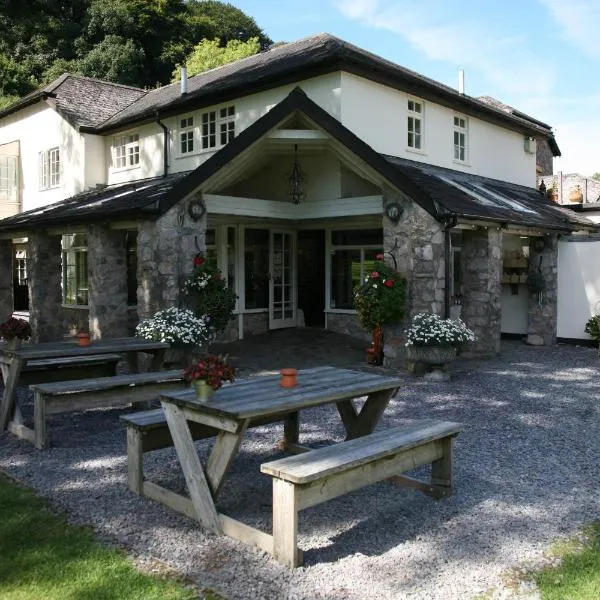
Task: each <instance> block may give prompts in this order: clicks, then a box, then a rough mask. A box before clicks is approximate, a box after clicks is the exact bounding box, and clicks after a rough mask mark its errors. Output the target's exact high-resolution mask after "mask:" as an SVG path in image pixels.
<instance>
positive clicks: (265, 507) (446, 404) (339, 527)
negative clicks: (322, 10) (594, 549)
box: [0, 342, 600, 600]
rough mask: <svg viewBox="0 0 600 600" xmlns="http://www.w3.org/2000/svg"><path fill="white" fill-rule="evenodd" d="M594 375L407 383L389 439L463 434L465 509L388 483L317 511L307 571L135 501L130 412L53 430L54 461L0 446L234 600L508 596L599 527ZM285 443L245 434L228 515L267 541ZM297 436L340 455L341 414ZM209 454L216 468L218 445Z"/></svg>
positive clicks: (460, 366) (546, 355) (550, 361)
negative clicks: (525, 573)
mask: <svg viewBox="0 0 600 600" xmlns="http://www.w3.org/2000/svg"><path fill="white" fill-rule="evenodd" d="M598 366H599V363H598V356H597V353H596V351H595V350H594V349H592V348H583V347H571V346H556V347H552V348H531V347H527V346H524V345H522V344H520V343H513V342H507V343H504V344H503V351H502V353H501V355H500V356H499V357H497V358H494V359H490V360H486V361H483V360H476V359H461V360H460V361H458V362H457V363H456V365H455V368H454V373H453V379H452V381H451V382H449V383H433V382H425V381H423V380H422V379H416V378H412V377H409V376H407V378H406V385H405V387H404V388H403V389H402V390H401V391H400V392H399V393H398V395H397V396H396V397H395V398H394V400H393V401H392V403H391V405H390V407H389V409H388V411H387V412H386V414H385V416H384V418H383V420H382V423H381V426H382V427H385V426H392V425H398V424H401V423H405V422H407V421H412V420H418V419H421V418H440V419H446V420H452V421H460V422H462V423H464V424H465V426H466V430H465V431H464V432H463V433H462V434H461V435H460V436H459V437H458V439H457V442H456V454H455V476H456V493H455V495H454V496H452V497H451V498H449V499H445V500H441V501H435V500H432V499H430V498H428V497H426V496H423V495H420V494H418V493H417V492H414V491H410V490H406V489H402V488H399V487H396V486H393V485H391V484H389V483H382V484H378V485H375V486H371V487H367V488H363V489H362V490H359V491H357V492H354V493H352V494H349V495H346V496H343V497H341V498H338V499H336V500H333V501H331V502H328V503H325V504H322V505H320V506H317V507H314V508H312V509H309V510H306V511H304V512H303V513H301V515H300V526H299V527H300V536H299V545H300V547H301V548H302V549H303V550H304V556H305V566H304V567H302V568H299V569H295V570H290V569H287V568H284V567H282V566H280V565H278V564H277V563H275V562H274V561H273V560H272V559H271V558H270V557H269V556H268V555H266V554H265V553H262V552H260V551H258V550H255V549H252V548H249V547H247V546H244V545H243V544H240V543H237V542H235V541H233V540H231V539H229V538H226V537H215V536H211V535H207V534H205V533H204V532H203V531H202V530H201V529H200V527H199V526H197V525H196V524H195V523H194V522H192V521H191V520H189V519H187V518H185V517H183V516H179V515H178V514H176V513H175V512H173V511H171V510H169V509H167V508H164V507H162V506H161V505H159V504H157V503H155V502H152V501H150V500H145V499H143V498H139V497H137V496H135V495H134V494H132V493H131V492H129V490H128V489H127V485H126V446H125V435H124V431H123V429H122V428H121V427H120V425H119V423H118V416H119V415H120V414H123V412H124V411H116V410H115V411H112V410H108V411H88V412H87V413H85V414H72V415H61V416H57V417H54V418H53V419H52V421H51V424H50V433H51V435H52V436H53V441H54V446H53V447H52V448H50V449H49V450H47V451H45V452H39V451H37V450H35V449H34V448H33V447H32V446H30V445H29V444H26V443H24V442H20V441H17V440H16V439H15V438H14V437H13V436H11V435H8V434H6V433H3V434H0V469H2V470H5V471H6V472H8V473H10V474H11V475H13V476H15V477H17V478H19V479H20V480H22V481H24V482H25V483H27V484H29V485H31V486H33V487H34V488H35V489H37V490H38V491H39V492H40V493H41V494H43V495H44V496H46V497H48V498H50V500H51V501H52V503H53V504H54V505H55V506H57V507H59V508H63V509H66V510H67V511H68V512H69V513H70V514H71V515H72V517H73V519H74V520H75V521H77V522H83V523H88V524H91V525H93V527H94V528H95V529H96V530H97V532H98V534H99V535H100V537H101V538H102V539H106V540H110V541H113V542H116V543H118V544H120V545H123V546H125V547H126V548H128V549H129V550H130V551H131V553H132V554H134V555H135V556H137V557H139V558H140V560H141V561H142V562H143V561H152V560H161V561H165V562H166V563H167V564H168V565H169V566H171V567H174V568H175V569H177V570H178V571H180V572H181V573H183V574H185V575H186V576H187V577H189V578H190V579H191V580H192V581H194V582H196V583H197V584H198V585H200V586H201V587H209V588H212V589H214V590H216V591H217V592H219V593H221V594H223V595H224V596H225V597H227V598H229V599H231V600H233V599H252V600H257V599H262V598H265V599H286V600H296V599H298V600H300V599H311V600H312V599H322V598H327V599H331V600H334V599H352V600H358V599H361V600H364V599H371V598H373V599H375V598H376V599H401V598H410V599H413V598H414V599H417V598H418V599H425V598H432V599H433V598H435V599H454V598H457V599H463V598H472V597H474V596H476V595H478V594H481V593H484V592H486V591H489V590H490V589H493V590H495V591H494V592H493V593H492V594H491V596H492V597H506V596H507V594H508V591H507V590H506V589H505V588H504V587H503V585H502V581H503V577H504V576H505V574H506V572H507V570H509V569H511V568H514V567H516V566H519V565H521V566H522V565H524V564H531V563H536V561H538V560H540V558H541V557H542V555H543V551H544V549H546V548H547V547H548V545H549V544H550V543H551V542H552V541H553V540H554V539H556V538H557V537H559V536H563V535H570V534H573V533H574V532H575V531H576V529H577V527H578V526H580V525H581V524H582V523H584V522H586V521H590V520H592V519H598V518H600V502H599V500H600V488H599V486H598V465H599V464H600V442H599V440H600V409H599V403H598V398H599V392H600V378H599V377H598V372H599V369H598ZM22 393H23V394H24V393H25V392H24V391H22ZM25 398H26V397H25V396H24V399H25ZM280 434H281V428H280V427H277V426H272V427H264V428H258V429H254V430H252V431H251V432H249V434H248V436H247V438H246V440H245V442H244V444H243V446H242V449H241V453H240V455H239V456H238V458H237V459H236V461H235V463H234V465H233V467H232V471H231V475H230V476H229V477H228V479H227V480H226V485H225V488H224V489H223V492H222V495H221V497H220V500H219V503H218V508H219V510H221V511H222V512H225V513H227V514H230V515H231V516H233V517H235V518H237V519H240V520H242V521H244V522H247V523H249V524H251V525H253V526H255V527H258V528H261V529H263V530H265V531H270V527H271V515H270V501H271V487H270V479H269V478H268V477H266V476H264V475H261V474H260V472H259V466H260V464H261V463H262V462H265V461H267V460H270V459H273V458H275V457H277V456H278V454H277V451H276V450H275V449H274V446H275V444H276V442H277V440H278V438H279V436H280ZM301 436H302V440H303V441H305V442H308V443H310V442H311V441H313V442H319V441H320V440H323V439H327V440H341V439H342V437H343V431H342V428H341V425H340V423H339V418H338V416H337V414H336V412H335V409H333V408H332V407H324V408H321V409H318V410H313V411H310V412H307V413H305V414H304V415H303V425H302V430H301ZM197 446H198V449H199V452H200V454H201V456H202V455H204V456H205V455H206V452H207V449H208V446H207V442H202V443H198V444H197ZM146 464H147V471H148V473H149V476H150V478H151V479H153V480H154V481H157V482H158V483H162V484H163V485H167V486H170V487H172V488H173V489H176V490H182V489H183V486H184V482H183V477H182V475H181V473H180V470H179V467H178V463H177V459H176V457H175V454H174V451H173V450H172V449H166V450H161V451H158V452H155V453H153V454H151V455H149V456H148V459H147V461H146ZM424 473H425V472H422V473H420V474H421V475H423V474H424ZM418 474H419V473H417V475H418ZM528 597H531V596H528ZM533 597H535V591H533Z"/></svg>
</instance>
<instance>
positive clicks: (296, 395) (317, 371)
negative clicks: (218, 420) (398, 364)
mask: <svg viewBox="0 0 600 600" xmlns="http://www.w3.org/2000/svg"><path fill="white" fill-rule="evenodd" d="M297 380H298V385H297V386H295V387H293V388H283V387H281V386H280V375H279V374H277V375H267V376H252V377H248V378H245V379H240V380H238V381H235V382H234V383H232V384H225V385H224V386H223V387H222V388H221V389H220V390H218V391H217V392H216V393H215V395H214V397H213V398H212V399H211V400H210V401H208V402H200V401H198V400H197V399H196V396H195V393H194V391H193V390H182V391H175V392H169V393H164V394H161V400H163V401H166V402H169V403H172V404H175V405H177V406H180V407H182V408H188V409H190V410H194V411H198V412H202V413H205V414H210V415H214V416H216V417H224V418H229V419H235V420H243V419H252V418H255V417H262V416H268V415H273V414H278V413H286V412H295V411H298V410H302V409H306V408H311V407H313V406H319V405H322V404H328V403H331V402H337V401H342V400H348V399H351V398H358V397H361V396H367V395H368V394H372V393H374V392H379V391H385V390H390V389H393V388H398V387H400V386H401V385H402V383H403V379H402V378H400V377H395V376H389V375H381V374H378V373H367V372H364V371H353V370H350V369H340V368H337V367H317V368H314V369H303V370H299V371H298V376H297Z"/></svg>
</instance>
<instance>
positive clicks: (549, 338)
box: [527, 235, 558, 346]
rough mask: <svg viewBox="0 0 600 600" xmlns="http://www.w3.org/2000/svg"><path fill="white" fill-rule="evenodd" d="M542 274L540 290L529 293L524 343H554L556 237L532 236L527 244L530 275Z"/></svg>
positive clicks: (556, 296)
mask: <svg viewBox="0 0 600 600" xmlns="http://www.w3.org/2000/svg"><path fill="white" fill-rule="evenodd" d="M540 273H541V276H542V280H543V282H544V284H543V287H544V290H543V291H542V292H532V291H530V292H529V300H528V306H527V343H528V344H532V345H534V346H542V345H545V346H549V345H552V344H555V343H556V322H557V301H558V236H557V235H547V236H545V237H543V238H532V242H531V243H530V246H529V277H530V279H533V278H534V277H537V276H538V275H539V274H540Z"/></svg>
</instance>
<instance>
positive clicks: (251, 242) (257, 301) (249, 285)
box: [244, 229, 269, 309]
mask: <svg viewBox="0 0 600 600" xmlns="http://www.w3.org/2000/svg"><path fill="white" fill-rule="evenodd" d="M244 245H245V248H244V281H245V284H246V285H245V287H246V290H245V300H246V308H249V309H252V308H268V307H269V231H268V229H246V230H245V232H244Z"/></svg>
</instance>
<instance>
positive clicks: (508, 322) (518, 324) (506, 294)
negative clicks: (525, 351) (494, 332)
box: [500, 235, 529, 335]
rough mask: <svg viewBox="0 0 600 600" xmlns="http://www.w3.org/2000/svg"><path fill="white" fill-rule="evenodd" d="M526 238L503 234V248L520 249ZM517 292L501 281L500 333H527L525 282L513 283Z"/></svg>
mask: <svg viewBox="0 0 600 600" xmlns="http://www.w3.org/2000/svg"><path fill="white" fill-rule="evenodd" d="M524 245H527V240H523V239H521V238H520V237H519V236H517V235H505V236H504V237H503V239H502V246H503V250H522V249H523V246H524ZM515 285H516V286H517V287H516V289H517V293H516V294H513V285H510V284H507V283H503V284H502V290H501V292H500V307H501V311H502V314H501V321H500V331H501V332H502V333H513V334H523V335H527V305H528V298H529V294H528V291H527V286H526V285H525V284H515Z"/></svg>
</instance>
